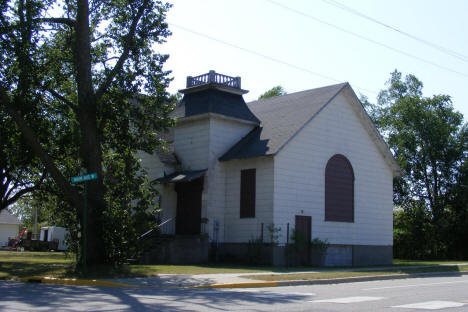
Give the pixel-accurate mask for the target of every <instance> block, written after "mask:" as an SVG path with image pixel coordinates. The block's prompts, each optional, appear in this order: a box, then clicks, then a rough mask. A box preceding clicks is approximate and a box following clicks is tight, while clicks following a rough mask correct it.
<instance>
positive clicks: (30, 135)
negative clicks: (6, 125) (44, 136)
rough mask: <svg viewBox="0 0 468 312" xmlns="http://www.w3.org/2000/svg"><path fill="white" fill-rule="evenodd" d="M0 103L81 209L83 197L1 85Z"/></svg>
mask: <svg viewBox="0 0 468 312" xmlns="http://www.w3.org/2000/svg"><path fill="white" fill-rule="evenodd" d="M0 104H1V105H3V106H4V107H5V108H6V111H7V112H8V114H10V115H11V117H13V120H14V121H15V123H16V124H17V126H18V128H19V129H20V131H21V134H22V135H23V137H24V139H25V140H26V142H27V143H28V145H29V147H30V148H31V149H32V151H33V152H34V154H36V155H37V156H38V157H39V159H40V160H41V161H42V163H43V164H44V167H45V169H46V170H47V171H48V172H49V173H50V175H51V176H52V178H53V179H54V181H55V182H56V183H57V185H58V186H59V187H60V189H61V190H62V192H63V194H64V196H65V197H66V199H67V200H68V201H69V202H70V203H71V204H72V205H73V206H74V207H75V208H76V209H77V210H78V211H80V208H81V203H82V198H81V195H80V194H79V193H78V191H77V190H76V189H75V188H74V187H73V186H72V185H71V184H70V183H69V181H68V179H66V178H65V177H64V176H63V174H62V173H61V172H60V170H59V169H58V168H57V166H56V165H55V163H54V161H53V160H52V158H51V157H50V156H49V155H48V154H47V153H46V152H45V151H44V149H43V148H42V146H41V144H40V143H39V141H38V140H37V136H36V134H35V133H34V130H33V129H31V128H30V127H29V125H28V124H27V123H26V121H25V120H24V118H23V116H22V115H21V113H20V112H19V111H17V110H16V108H15V107H14V105H13V104H12V103H11V101H10V99H9V98H8V95H7V94H6V92H5V90H4V89H3V88H1V87H0Z"/></svg>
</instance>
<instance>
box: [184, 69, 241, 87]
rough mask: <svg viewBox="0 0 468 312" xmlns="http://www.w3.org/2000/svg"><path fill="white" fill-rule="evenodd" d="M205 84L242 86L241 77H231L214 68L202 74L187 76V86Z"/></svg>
mask: <svg viewBox="0 0 468 312" xmlns="http://www.w3.org/2000/svg"><path fill="white" fill-rule="evenodd" d="M204 84H217V85H221V86H227V87H231V88H236V89H240V88H241V77H230V76H226V75H223V74H218V73H216V72H215V71H214V70H210V72H209V73H207V74H203V75H200V76H196V77H192V76H188V77H187V88H190V87H195V86H200V85H204Z"/></svg>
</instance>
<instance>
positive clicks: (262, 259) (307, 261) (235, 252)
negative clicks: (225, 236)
mask: <svg viewBox="0 0 468 312" xmlns="http://www.w3.org/2000/svg"><path fill="white" fill-rule="evenodd" d="M392 248H393V247H392V246H367V245H330V246H329V247H328V249H327V251H326V254H322V253H321V252H319V251H317V250H314V249H313V248H310V249H309V254H307V252H305V253H304V251H300V252H297V251H295V250H291V247H286V246H271V245H269V244H262V245H255V244H245V243H221V244H218V249H217V260H219V261H221V262H238V263H252V264H264V265H274V266H297V265H313V266H366V265H387V264H392V262H393V249H392Z"/></svg>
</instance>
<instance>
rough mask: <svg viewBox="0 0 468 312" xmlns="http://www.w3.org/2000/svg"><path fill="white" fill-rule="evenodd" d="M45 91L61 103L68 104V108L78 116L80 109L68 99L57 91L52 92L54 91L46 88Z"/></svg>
mask: <svg viewBox="0 0 468 312" xmlns="http://www.w3.org/2000/svg"><path fill="white" fill-rule="evenodd" d="M44 91H47V92H49V93H50V94H51V95H52V96H53V97H55V98H56V99H58V100H59V101H62V102H63V103H65V104H67V106H68V107H70V108H71V109H72V110H73V112H74V113H75V114H78V107H77V106H76V105H75V104H74V103H73V102H71V101H70V100H69V99H67V98H66V97H64V96H63V95H61V94H60V93H58V92H57V91H55V90H52V89H48V88H46V87H44Z"/></svg>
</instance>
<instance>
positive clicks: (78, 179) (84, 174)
mask: <svg viewBox="0 0 468 312" xmlns="http://www.w3.org/2000/svg"><path fill="white" fill-rule="evenodd" d="M96 179H97V173H96V172H94V173H90V174H87V170H86V169H83V170H82V171H81V175H80V176H76V177H72V178H71V183H81V182H84V191H83V230H82V234H81V237H82V240H83V241H82V244H81V261H82V262H83V263H82V265H83V275H84V276H86V275H87V272H86V222H87V220H86V219H87V215H88V207H87V202H88V198H87V197H88V194H87V193H88V183H87V181H90V180H96Z"/></svg>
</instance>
